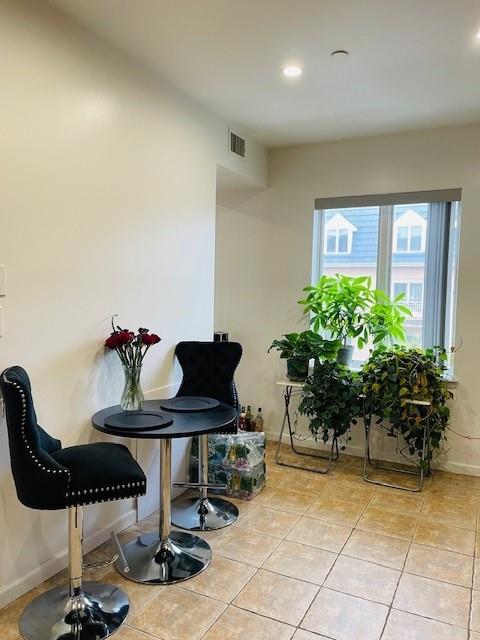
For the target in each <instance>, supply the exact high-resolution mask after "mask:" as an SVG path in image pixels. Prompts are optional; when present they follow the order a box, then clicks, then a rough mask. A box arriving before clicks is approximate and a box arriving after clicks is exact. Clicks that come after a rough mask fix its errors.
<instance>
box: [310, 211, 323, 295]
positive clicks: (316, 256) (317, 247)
mask: <svg viewBox="0 0 480 640" xmlns="http://www.w3.org/2000/svg"><path fill="white" fill-rule="evenodd" d="M324 223H325V211H323V210H321V211H314V213H313V238H314V241H313V252H312V283H311V284H312V285H316V284H317V282H318V281H319V280H320V276H321V275H322V273H323V259H324V253H325V251H326V244H325V243H326V232H325V224H324Z"/></svg>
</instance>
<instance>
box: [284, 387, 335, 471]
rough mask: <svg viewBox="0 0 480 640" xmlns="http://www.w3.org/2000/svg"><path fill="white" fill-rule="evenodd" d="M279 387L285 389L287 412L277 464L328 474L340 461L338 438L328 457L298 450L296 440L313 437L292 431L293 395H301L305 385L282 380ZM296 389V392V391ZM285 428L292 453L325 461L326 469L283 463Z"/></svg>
mask: <svg viewBox="0 0 480 640" xmlns="http://www.w3.org/2000/svg"><path fill="white" fill-rule="evenodd" d="M277 385H279V386H281V387H284V392H283V400H284V404H285V411H284V414H283V420H282V428H281V429H280V435H279V437H278V442H277V449H276V451H275V462H276V463H277V464H279V465H281V466H283V467H293V468H294V469H303V470H304V471H313V472H314V473H323V474H325V473H328V472H329V471H330V469H331V468H332V464H333V463H334V462H335V461H337V460H338V456H339V452H338V440H337V438H336V437H333V438H332V446H331V448H330V453H329V455H327V456H325V455H321V454H315V453H304V452H303V451H299V450H298V449H296V448H295V440H296V441H297V442H304V441H305V440H308V439H309V438H311V437H312V436H311V435H305V436H301V435H299V434H297V433H296V431H295V429H292V420H291V416H290V401H291V398H292V395H297V394H298V393H300V392H301V390H302V388H303V385H304V383H303V382H293V381H284V380H280V381H278V382H277ZM294 389H295V390H296V391H294ZM285 426H287V427H288V435H289V438H290V447H291V449H292V451H293V452H294V453H296V454H297V455H299V456H305V457H307V458H313V459H315V460H325V461H326V463H327V464H326V468H325V469H312V468H311V467H306V466H304V465H301V464H295V463H294V462H282V461H281V460H280V446H281V444H282V437H283V432H284V431H285Z"/></svg>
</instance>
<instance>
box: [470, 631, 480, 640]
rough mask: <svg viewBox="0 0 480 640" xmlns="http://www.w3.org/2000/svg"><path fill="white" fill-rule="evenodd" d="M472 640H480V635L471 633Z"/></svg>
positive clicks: (474, 632)
mask: <svg viewBox="0 0 480 640" xmlns="http://www.w3.org/2000/svg"><path fill="white" fill-rule="evenodd" d="M470 640H480V633H477V632H476V631H470Z"/></svg>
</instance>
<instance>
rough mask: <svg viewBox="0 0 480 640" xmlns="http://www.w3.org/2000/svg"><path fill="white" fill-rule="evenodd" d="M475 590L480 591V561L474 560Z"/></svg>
mask: <svg viewBox="0 0 480 640" xmlns="http://www.w3.org/2000/svg"><path fill="white" fill-rule="evenodd" d="M473 588H474V589H475V590H476V591H480V559H478V558H474V565H473Z"/></svg>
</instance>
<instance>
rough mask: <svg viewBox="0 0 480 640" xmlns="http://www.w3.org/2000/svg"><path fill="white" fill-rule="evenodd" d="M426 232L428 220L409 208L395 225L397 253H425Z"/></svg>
mask: <svg viewBox="0 0 480 640" xmlns="http://www.w3.org/2000/svg"><path fill="white" fill-rule="evenodd" d="M426 232H427V222H426V218H425V217H424V216H423V215H422V214H421V213H419V212H418V211H416V210H415V209H412V208H409V209H408V210H407V211H405V212H404V213H402V214H401V215H399V216H398V218H397V219H396V220H395V222H394V225H393V233H394V237H395V251H396V253H406V252H411V253H414V252H423V251H425V242H426V235H427V234H426Z"/></svg>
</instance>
